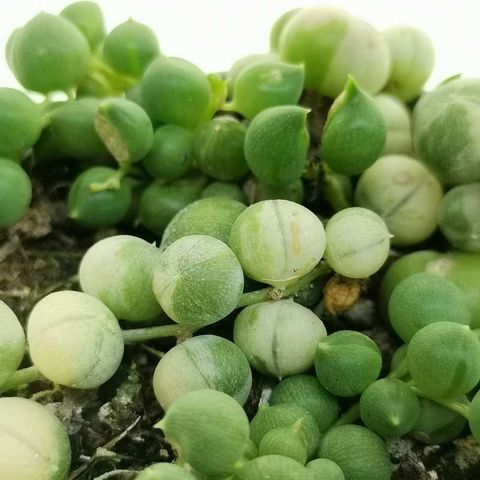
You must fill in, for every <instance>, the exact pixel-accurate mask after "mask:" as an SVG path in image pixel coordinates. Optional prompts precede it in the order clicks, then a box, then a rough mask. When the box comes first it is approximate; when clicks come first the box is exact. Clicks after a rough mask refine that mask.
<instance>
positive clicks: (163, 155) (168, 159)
mask: <svg viewBox="0 0 480 480" xmlns="http://www.w3.org/2000/svg"><path fill="white" fill-rule="evenodd" d="M143 164H144V165H145V168H146V169H147V171H148V173H150V175H152V176H153V177H155V178H162V179H164V180H168V181H171V180H176V179H177V178H180V177H182V176H183V175H185V174H186V173H187V172H188V171H189V170H190V168H191V167H192V164H193V135H192V132H190V131H189V130H187V129H185V128H182V127H178V126H176V125H164V126H163V127H160V128H158V129H157V130H156V131H155V133H154V135H153V144H152V148H151V150H150V152H149V153H148V154H147V156H146V157H145V158H144V159H143Z"/></svg>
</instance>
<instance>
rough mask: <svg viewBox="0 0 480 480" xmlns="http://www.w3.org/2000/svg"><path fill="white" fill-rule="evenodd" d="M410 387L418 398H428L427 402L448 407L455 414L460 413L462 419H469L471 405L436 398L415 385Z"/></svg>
mask: <svg viewBox="0 0 480 480" xmlns="http://www.w3.org/2000/svg"><path fill="white" fill-rule="evenodd" d="M410 386H411V387H412V390H413V391H414V392H415V394H416V395H417V396H418V397H422V398H426V399H427V400H431V401H432V402H435V403H438V404H440V405H443V406H444V407H447V408H449V409H450V410H453V411H454V412H456V413H458V414H459V415H461V416H462V417H465V418H467V419H468V410H469V406H470V405H469V404H464V403H460V402H457V401H456V400H448V399H442V398H435V397H432V396H430V395H427V394H426V393H424V392H422V391H421V390H420V389H419V388H418V387H416V386H415V385H412V384H411V383H410Z"/></svg>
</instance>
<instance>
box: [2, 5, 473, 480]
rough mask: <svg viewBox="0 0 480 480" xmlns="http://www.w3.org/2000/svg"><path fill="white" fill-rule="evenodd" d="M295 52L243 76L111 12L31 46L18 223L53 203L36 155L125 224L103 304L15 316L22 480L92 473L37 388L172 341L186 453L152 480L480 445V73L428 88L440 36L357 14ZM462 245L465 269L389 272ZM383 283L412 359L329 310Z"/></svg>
mask: <svg viewBox="0 0 480 480" xmlns="http://www.w3.org/2000/svg"><path fill="white" fill-rule="evenodd" d="M270 40H271V52H270V53H268V54H256V55H250V56H247V57H245V58H242V59H240V60H238V61H237V62H236V63H235V64H234V65H233V66H232V68H231V70H230V71H229V72H228V74H227V75H226V76H225V78H224V77H223V76H221V75H218V74H210V75H206V74H205V73H204V72H202V71H201V70H200V69H199V68H198V67H197V66H195V65H194V64H192V63H190V62H188V61H187V60H184V59H181V58H176V57H168V56H166V55H163V54H161V53H160V48H159V45H158V41H157V38H156V36H155V34H154V33H153V31H152V30H151V29H150V28H148V27H147V26H145V25H143V24H140V23H138V22H135V21H133V20H128V21H127V22H125V23H122V24H120V25H118V26H117V27H116V28H114V29H113V30H112V31H111V32H110V33H108V35H107V34H106V31H105V27H104V19H103V14H102V12H101V11H100V9H99V7H98V6H97V5H96V4H95V3H92V2H88V1H80V2H76V3H73V4H71V5H69V6H67V7H66V8H65V9H64V10H63V11H62V12H61V13H60V14H59V15H52V14H48V13H40V14H38V15H37V16H35V17H34V18H33V19H31V20H30V21H29V22H27V23H26V24H25V25H24V26H23V27H21V28H19V29H17V30H15V31H14V32H13V33H12V34H11V36H10V39H9V41H8V44H7V46H6V58H7V63H8V65H9V67H10V69H11V70H12V72H13V73H14V75H15V78H16V79H17V80H18V82H19V83H20V84H21V85H22V86H23V87H24V88H25V89H26V90H30V91H35V92H38V93H40V94H43V95H44V96H45V100H44V101H43V103H41V104H38V103H35V102H34V101H33V100H31V99H30V97H29V96H28V95H26V94H25V93H23V92H21V91H18V90H15V89H10V88H0V112H1V113H0V157H1V158H0V205H1V208H0V228H8V227H11V226H14V225H15V224H16V223H17V222H19V221H20V220H21V219H22V218H23V216H24V215H25V213H26V212H27V210H28V208H29V204H30V202H31V199H32V184H31V180H30V177H29V175H28V174H27V173H26V170H25V169H24V168H23V166H22V161H24V160H26V159H31V160H32V161H33V163H35V164H36V165H39V166H40V167H41V166H42V165H49V163H48V162H51V161H58V162H61V161H62V160H64V159H67V158H68V159H70V160H73V162H74V163H75V166H74V167H73V168H72V171H74V172H75V179H74V180H73V182H71V186H70V188H69V193H68V198H67V199H66V206H67V209H68V214H69V217H70V218H71V219H72V220H73V221H75V222H76V223H78V224H79V225H80V226H82V227H83V228H85V229H102V228H112V227H115V226H117V227H118V228H119V230H120V231H119V232H118V234H114V235H109V236H107V237H106V238H103V239H101V240H99V241H97V242H95V243H94V244H93V245H91V246H90V248H89V249H88V250H87V251H86V253H85V255H84V256H83V258H82V259H81V261H80V263H79V268H78V279H79V285H80V291H74V290H58V291H54V292H52V293H48V294H47V295H45V296H43V298H41V299H40V300H39V301H38V302H37V303H36V304H35V305H34V307H33V309H31V311H30V313H29V315H28V319H26V322H20V320H19V319H18V318H17V316H16V315H15V313H14V312H13V311H12V310H11V309H10V308H9V306H7V304H6V303H5V302H3V301H1V300H0V394H1V398H0V451H1V456H0V478H1V479H5V480H40V479H41V480H66V479H67V478H68V475H69V472H70V470H71V466H72V464H75V462H77V459H76V458H74V457H75V455H73V456H72V448H71V445H70V442H69V433H70V432H68V431H67V429H66V428H65V427H64V426H63V425H62V423H61V422H60V421H59V420H58V418H57V417H56V416H55V415H54V413H52V411H51V409H49V408H47V407H46V406H44V405H43V404H42V402H41V401H38V402H37V401H35V397H34V398H25V397H29V395H28V394H26V392H28V391H29V390H28V388H27V386H28V385H29V384H31V383H34V382H38V381H40V380H41V381H43V382H47V383H48V382H49V383H50V384H51V385H52V387H53V388H63V389H76V390H88V389H98V388H99V387H101V386H103V385H105V384H107V383H108V382H109V381H111V379H112V378H113V377H114V376H115V374H116V372H117V370H118V369H119V367H120V365H121V364H122V361H123V357H124V353H125V350H126V349H129V348H134V347H133V345H135V344H137V343H144V342H149V341H158V340H160V339H165V338H171V339H174V340H176V345H175V346H173V347H172V348H170V349H167V351H162V352H161V354H160V355H159V357H160V359H159V360H158V359H157V360H158V364H157V365H156V368H155V371H154V374H153V375H152V376H151V378H150V379H149V385H152V386H153V392H154V395H155V398H156V400H157V401H158V404H159V407H161V409H162V411H163V415H162V416H161V418H158V419H155V421H154V422H152V425H151V428H156V429H160V430H161V432H162V434H163V436H164V438H165V439H166V441H167V442H168V443H169V445H170V446H171V448H172V451H173V452H174V455H175V460H174V463H165V462H163V463H155V464H153V465H150V466H148V467H147V468H145V469H144V470H143V471H132V472H129V474H130V473H131V474H132V477H131V478H133V475H135V478H136V479H137V480H161V479H162V480H269V479H275V480H388V479H390V478H392V474H393V466H392V462H391V459H390V455H389V449H388V441H389V440H390V439H393V438H398V437H404V436H410V437H412V438H415V439H417V440H418V441H421V442H424V443H426V444H431V445H434V444H440V443H446V442H450V441H452V440H453V439H455V438H457V437H458V435H459V434H460V432H462V431H464V429H465V427H466V424H467V423H468V429H469V432H470V433H471V434H472V435H473V437H474V439H475V440H476V441H477V442H479V443H480V391H478V385H479V383H480V274H479V271H480V214H479V212H480V187H479V186H480V184H479V183H478V182H479V181H480V146H479V145H478V143H479V140H478V138H477V137H478V135H477V136H475V132H478V129H479V121H480V120H479V118H480V116H479V114H478V113H479V112H478V108H479V105H480V102H479V99H480V80H478V79H461V78H453V79H449V80H448V81H446V82H444V83H443V84H442V85H440V86H439V87H437V88H436V89H434V90H433V91H432V92H429V93H423V88H424V84H425V82H426V81H427V80H428V78H429V76H430V74H431V71H432V68H433V63H434V52H433V47H432V46H431V43H430V41H429V39H428V38H427V37H426V36H425V35H424V34H423V33H422V32H421V31H419V30H417V29H414V28H410V27H395V28H391V29H389V30H386V31H384V32H378V31H376V30H375V29H374V28H373V27H371V26H370V25H369V24H367V23H366V22H364V21H362V20H360V19H357V18H356V17H354V16H352V15H350V14H349V13H347V12H345V11H343V10H340V9H338V8H334V7H324V6H314V7H308V8H302V9H295V10H292V11H290V12H287V13H286V14H284V15H283V16H282V17H280V18H279V19H278V20H277V22H276V23H275V24H274V26H273V28H272V32H271V39H270ZM58 91H60V92H64V93H65V94H66V95H67V97H68V98H67V100H61V101H55V100H54V95H53V94H54V92H58ZM309 95H312V97H313V98H316V99H317V100H318V99H321V103H322V105H323V107H325V106H327V107H328V108H327V110H328V112H327V113H326V114H325V115H324V118H322V122H320V123H321V125H320V123H319V121H318V120H319V119H318V105H316V104H315V102H312V103H313V105H309V102H308V98H309ZM414 101H416V103H415V106H414V108H413V112H412V111H411V110H412V108H411V103H410V102H414ZM407 102H408V105H407ZM26 163H27V162H26V161H25V162H24V164H23V165H25V166H26ZM447 190H448V191H447ZM445 192H446V193H445ZM302 203H305V205H303V204H302ZM7 204H8V206H7ZM320 204H321V205H320ZM140 225H141V226H142V228H143V227H145V229H146V230H141V229H138V230H136V228H137V227H139V226H140ZM437 227H439V230H440V232H441V235H443V240H441V242H443V243H441V247H442V250H441V251H434V250H420V251H414V252H412V251H411V250H409V252H410V253H406V254H404V255H403V256H400V258H399V259H398V260H396V261H394V262H390V261H389V257H392V255H391V253H392V250H391V247H392V246H394V247H395V248H399V249H400V251H401V252H403V251H402V250H401V249H402V248H405V247H409V248H411V247H412V246H415V245H418V244H421V245H424V243H423V242H427V241H429V240H430V239H432V236H433V235H434V232H435V231H436V230H437ZM132 228H133V229H134V230H133V231H132ZM146 231H148V232H149V233H145V232H146ZM133 233H135V235H134V234H133ZM439 236H440V234H439ZM142 237H145V238H146V239H144V238H142ZM429 245H430V244H429ZM446 245H449V246H448V247H445V246H446ZM370 277H374V279H375V280H373V281H376V280H377V279H378V283H379V287H378V296H379V298H378V307H379V308H378V310H379V312H380V315H381V316H382V317H383V320H384V321H385V322H386V323H388V328H389V329H390V330H391V331H392V332H393V333H394V334H395V335H396V341H397V345H398V349H397V350H396V352H395V355H394V356H393V360H392V362H391V364H388V362H385V355H384V353H385V352H382V351H381V349H380V347H379V345H377V343H376V342H375V341H374V339H372V338H370V336H368V335H367V334H366V332H361V331H357V330H352V329H346V328H338V325H337V326H335V327H333V326H332V325H331V324H329V323H328V322H327V315H326V314H325V309H326V310H328V308H326V307H325V306H326V303H327V302H326V299H325V298H324V299H323V301H322V295H324V296H325V297H327V296H329V295H330V296H334V297H335V301H336V302H337V303H338V302H340V304H341V307H345V305H347V307H346V309H348V308H350V307H351V306H352V305H353V304H354V303H355V300H356V299H357V298H356V297H355V295H353V296H354V297H355V298H354V299H353V302H350V299H349V298H344V297H343V296H342V295H344V291H343V290H342V287H341V286H340V287H339V286H338V284H337V285H336V286H335V282H340V284H341V285H343V286H344V285H345V284H346V285H354V286H356V287H358V291H357V294H358V295H360V293H359V292H360V291H361V288H362V286H364V285H366V284H367V283H368V282H369V281H370V280H369V278H370ZM332 282H333V283H332ZM342 282H343V283H342ZM332 284H333V287H332ZM335 288H337V289H335ZM332 292H333V293H332ZM358 295H357V296H358ZM346 296H347V297H348V295H346ZM342 302H343V303H342ZM333 303H335V302H333ZM318 304H320V307H317V305H318ZM316 307H317V308H316ZM333 313H336V312H333ZM22 320H23V319H22ZM24 326H25V328H24ZM225 332H227V333H225ZM224 337H227V338H224ZM159 345H162V347H161V348H162V349H163V348H164V347H163V345H164V344H163V343H162V342H159ZM152 371H153V369H152ZM261 382H265V383H266V384H267V385H269V386H270V387H269V388H264V389H263V390H261V392H260V395H257V397H261V398H260V401H259V400H258V398H256V397H255V395H254V394H253V393H252V392H254V391H255V388H258V385H257V384H260V383H261ZM257 393H258V392H257ZM152 398H153V394H152ZM37 400H38V398H37ZM247 412H248V413H249V415H247ZM152 438H153V437H152ZM159 448H160V446H159ZM73 452H75V450H73ZM101 478H102V477H98V479H101ZM104 478H106V477H104Z"/></svg>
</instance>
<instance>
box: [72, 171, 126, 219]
mask: <svg viewBox="0 0 480 480" xmlns="http://www.w3.org/2000/svg"><path fill="white" fill-rule="evenodd" d="M116 175H117V171H116V170H114V169H113V168H108V167H93V168H89V169H87V170H85V171H84V172H83V173H82V174H80V175H79V176H78V177H77V178H76V180H75V181H74V182H73V185H72V187H71V189H70V192H69V194H68V213H69V216H70V217H71V218H73V219H74V220H75V221H77V222H78V223H80V224H81V225H83V226H84V227H87V228H108V227H113V226H114V225H116V224H117V223H118V222H119V221H120V220H122V219H123V218H124V217H125V216H126V215H127V213H128V211H129V209H130V206H131V203H132V191H131V187H130V185H129V184H128V183H127V182H126V181H125V179H123V180H120V183H119V184H118V185H117V186H114V185H112V187H111V188H106V189H101V190H99V191H97V190H96V189H95V184H97V183H98V184H101V183H105V182H109V181H111V180H112V179H113V178H115V176H116Z"/></svg>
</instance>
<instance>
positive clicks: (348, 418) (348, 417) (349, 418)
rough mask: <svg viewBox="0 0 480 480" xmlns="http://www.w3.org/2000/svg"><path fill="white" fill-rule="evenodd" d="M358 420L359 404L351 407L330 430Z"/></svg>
mask: <svg viewBox="0 0 480 480" xmlns="http://www.w3.org/2000/svg"><path fill="white" fill-rule="evenodd" d="M359 418H360V403H359V402H357V403H355V404H354V405H352V406H351V407H350V408H349V409H348V410H347V411H346V412H345V413H344V414H343V415H342V416H341V417H340V418H339V419H338V420H337V421H336V422H334V423H333V425H332V426H331V427H330V428H334V427H340V426H341V425H350V424H351V423H355V422H356V421H357V420H358V419H359Z"/></svg>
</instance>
